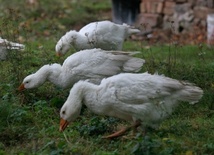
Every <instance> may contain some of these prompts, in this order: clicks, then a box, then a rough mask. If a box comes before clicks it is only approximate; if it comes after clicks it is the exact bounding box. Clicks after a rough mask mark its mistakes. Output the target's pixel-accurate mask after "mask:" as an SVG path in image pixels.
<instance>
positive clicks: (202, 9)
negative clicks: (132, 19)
mask: <svg viewBox="0 0 214 155" xmlns="http://www.w3.org/2000/svg"><path fill="white" fill-rule="evenodd" d="M210 13H214V0H141V4H140V14H139V16H138V19H137V25H141V26H142V25H143V27H146V29H145V31H146V32H151V31H152V30H153V29H155V28H161V29H169V28H170V29H173V30H174V32H175V33H181V32H187V31H191V30H192V27H194V26H203V27H205V26H206V24H207V23H206V20H207V14H210Z"/></svg>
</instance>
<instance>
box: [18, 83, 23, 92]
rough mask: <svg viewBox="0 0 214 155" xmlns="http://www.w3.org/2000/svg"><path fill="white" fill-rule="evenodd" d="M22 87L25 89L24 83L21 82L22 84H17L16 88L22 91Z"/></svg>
mask: <svg viewBox="0 0 214 155" xmlns="http://www.w3.org/2000/svg"><path fill="white" fill-rule="evenodd" d="M24 89H25V85H24V84H23V83H22V84H21V85H20V86H19V88H18V90H19V91H22V90H24Z"/></svg>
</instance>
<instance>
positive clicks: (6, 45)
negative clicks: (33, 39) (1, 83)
mask: <svg viewBox="0 0 214 155" xmlns="http://www.w3.org/2000/svg"><path fill="white" fill-rule="evenodd" d="M24 47H25V46H24V45H23V44H19V43H15V42H11V41H8V40H7V39H2V38H1V37H0V60H6V58H7V53H8V50H22V49H24Z"/></svg>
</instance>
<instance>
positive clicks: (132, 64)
mask: <svg viewBox="0 0 214 155" xmlns="http://www.w3.org/2000/svg"><path fill="white" fill-rule="evenodd" d="M136 53H138V52H122V51H104V50H102V49H88V50H82V51H79V52H77V53H74V54H72V55H71V56H69V57H68V58H67V59H66V60H65V61H64V63H63V65H60V64H52V65H44V66H43V67H41V68H40V69H39V70H38V71H37V72H36V73H34V74H31V75H28V76H27V77H26V78H25V79H24V80H23V82H22V84H21V85H20V87H19V90H23V89H25V88H26V89H30V88H36V87H38V86H40V85H42V84H43V83H44V82H45V81H47V80H48V81H50V82H52V83H53V84H55V85H57V86H58V87H61V88H71V87H72V86H73V84H74V83H76V82H77V81H79V80H85V79H88V80H89V81H91V82H94V83H100V81H101V80H102V79H103V78H105V77H109V76H112V75H115V74H118V73H120V72H138V71H139V70H140V69H141V67H142V66H143V64H144V62H145V61H144V60H143V59H141V58H135V57H133V56H132V55H134V54H136Z"/></svg>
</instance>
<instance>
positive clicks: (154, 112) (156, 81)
mask: <svg viewBox="0 0 214 155" xmlns="http://www.w3.org/2000/svg"><path fill="white" fill-rule="evenodd" d="M202 95H203V90H202V89H201V88H199V87H197V86H194V85H193V84H191V83H188V82H184V81H178V80H175V79H172V78H169V77H165V76H161V75H157V74H154V75H151V74H149V73H142V74H133V73H121V74H118V75H114V76H112V77H109V78H107V79H103V80H102V82H101V83H100V85H95V84H92V83H89V82H87V81H79V82H78V83H76V84H75V85H74V86H73V88H72V89H71V90H70V94H69V96H68V98H67V100H66V102H65V103H64V105H63V106H62V108H61V111H60V117H61V121H60V131H63V130H64V129H65V128H66V126H67V125H68V124H69V123H70V122H72V121H74V120H75V119H76V118H77V117H78V115H79V113H80V110H81V107H82V105H83V104H85V105H86V106H87V108H88V109H90V110H91V111H92V112H94V113H95V114H98V115H106V116H112V117H117V118H120V119H123V120H126V121H128V122H131V123H135V122H140V125H141V126H142V127H147V126H149V127H152V128H157V127H158V126H159V124H160V123H161V122H162V121H163V120H164V119H166V118H167V116H169V115H170V114H171V113H172V112H173V110H174V108H175V107H176V106H177V105H178V103H179V101H186V102H189V103H190V104H194V103H196V102H198V101H199V99H200V98H201V97H202Z"/></svg>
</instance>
